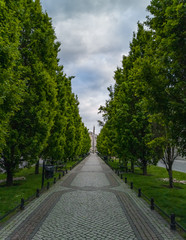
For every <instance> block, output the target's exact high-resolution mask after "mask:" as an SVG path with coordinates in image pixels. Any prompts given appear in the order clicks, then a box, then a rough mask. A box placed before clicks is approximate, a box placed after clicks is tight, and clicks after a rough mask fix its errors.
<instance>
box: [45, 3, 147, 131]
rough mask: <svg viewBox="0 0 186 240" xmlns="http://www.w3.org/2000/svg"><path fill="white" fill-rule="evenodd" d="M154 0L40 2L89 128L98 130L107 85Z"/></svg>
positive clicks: (82, 115) (106, 96)
mask: <svg viewBox="0 0 186 240" xmlns="http://www.w3.org/2000/svg"><path fill="white" fill-rule="evenodd" d="M149 3H150V0H41V4H42V6H43V10H44V11H47V12H48V14H49V16H50V17H51V18H52V22H53V26H54V28H55V32H56V36H57V39H58V41H60V42H61V52H60V53H59V58H60V61H61V62H60V63H61V64H62V65H63V66H64V72H65V73H66V74H67V75H68V76H75V78H74V79H73V80H72V91H73V92H74V93H75V94H77V95H78V99H79V101H80V106H79V108H80V115H81V117H82V120H83V122H84V123H85V125H86V126H87V128H88V129H89V130H92V129H93V125H95V127H96V133H99V130H100V128H99V126H98V123H97V120H98V119H101V115H100V114H97V113H98V108H99V106H100V105H104V104H105V100H106V99H108V91H107V87H109V86H110V85H111V84H112V85H113V84H114V80H113V75H114V71H115V70H116V68H117V66H119V67H120V66H121V60H122V56H123V55H127V54H128V51H129V42H130V41H131V40H132V35H133V32H134V31H136V30H137V22H138V21H140V22H143V21H144V20H145V17H146V16H147V15H148V12H147V11H146V7H147V6H148V5H149Z"/></svg>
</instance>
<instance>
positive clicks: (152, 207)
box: [150, 198, 154, 210]
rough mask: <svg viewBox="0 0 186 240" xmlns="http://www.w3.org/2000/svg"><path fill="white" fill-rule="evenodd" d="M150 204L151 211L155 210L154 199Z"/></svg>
mask: <svg viewBox="0 0 186 240" xmlns="http://www.w3.org/2000/svg"><path fill="white" fill-rule="evenodd" d="M150 203H151V204H150V209H151V210H154V198H151V200H150Z"/></svg>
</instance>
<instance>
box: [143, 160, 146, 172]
mask: <svg viewBox="0 0 186 240" xmlns="http://www.w3.org/2000/svg"><path fill="white" fill-rule="evenodd" d="M143 175H147V163H146V162H144V163H143Z"/></svg>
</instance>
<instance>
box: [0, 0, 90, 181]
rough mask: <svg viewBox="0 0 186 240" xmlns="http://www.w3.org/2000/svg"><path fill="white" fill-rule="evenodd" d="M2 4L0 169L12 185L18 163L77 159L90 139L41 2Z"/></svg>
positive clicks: (0, 41)
mask: <svg viewBox="0 0 186 240" xmlns="http://www.w3.org/2000/svg"><path fill="white" fill-rule="evenodd" d="M0 4H1V9H0V20H1V21H0V27H1V28H0V80H1V83H2V84H1V85H0V154H1V157H0V167H1V168H3V169H4V170H5V171H6V173H7V184H8V185H12V183H13V175H14V174H15V172H16V171H17V170H18V168H19V164H20V163H21V162H22V161H26V162H27V164H28V166H29V165H32V164H33V163H36V162H37V161H38V158H39V157H43V158H46V159H49V160H51V161H53V162H54V161H61V160H62V161H63V160H64V159H65V160H67V159H69V158H73V157H77V156H79V155H81V154H82V153H87V152H88V151H89V147H90V138H89V136H88V131H86V130H85V129H86V128H85V127H84V125H83V123H82V120H81V117H80V115H79V109H78V104H79V103H78V100H77V97H75V96H74V94H73V93H72V89H71V77H69V78H68V77H66V75H65V74H64V73H63V67H60V66H59V64H58V63H59V59H58V58H57V55H58V52H59V50H60V49H59V47H60V43H59V42H57V41H56V36H55V32H54V29H53V27H52V22H51V19H50V18H49V17H48V14H47V13H43V12H42V8H41V4H40V1H34V0H30V1H27V0H19V1H4V0H1V1H0ZM85 139H86V140H87V144H86V147H83V146H82V144H83V142H84V141H85Z"/></svg>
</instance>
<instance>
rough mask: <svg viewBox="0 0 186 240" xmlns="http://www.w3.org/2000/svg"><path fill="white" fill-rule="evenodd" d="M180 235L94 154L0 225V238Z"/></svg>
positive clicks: (156, 239)
mask: <svg viewBox="0 0 186 240" xmlns="http://www.w3.org/2000/svg"><path fill="white" fill-rule="evenodd" d="M4 239H6V240H8V239H11V240H29V239H33V240H62V239H64V240H80V239H91V240H94V239H96V240H99V239H106V240H107V239H113V240H117V239H118V240H119V239H122V240H123V239H128V240H133V239H134V240H176V239H178V240H179V239H180V240H181V239H182V238H181V237H180V236H179V235H178V234H177V233H176V232H175V231H171V230H170V227H169V225H168V224H167V223H166V222H165V221H164V220H163V219H162V218H161V216H160V215H159V214H157V213H156V212H155V211H152V210H150V208H149V206H148V205H147V204H146V203H145V202H144V201H143V199H141V198H138V197H137V196H136V194H135V193H134V192H133V191H132V190H130V189H129V188H128V186H127V185H126V184H125V183H124V182H123V181H122V180H121V179H119V177H117V176H116V175H115V174H114V173H113V171H112V170H111V169H110V168H109V167H108V166H106V165H105V163H104V162H103V161H102V160H101V159H100V158H99V157H98V156H97V155H96V154H91V155H90V156H88V157H87V158H86V159H85V160H84V161H82V162H81V163H80V164H79V165H78V166H76V167H75V168H74V169H73V170H72V171H71V172H69V173H68V174H67V175H66V176H65V177H64V178H63V179H62V181H59V182H57V183H56V185H55V186H53V187H52V188H51V189H50V190H49V191H47V192H46V193H44V194H43V195H42V196H41V197H39V198H37V199H35V200H34V201H33V202H32V203H30V204H29V205H28V206H27V207H26V209H25V210H24V211H23V212H20V213H19V214H18V215H16V216H15V217H14V218H13V219H12V220H11V221H10V222H9V223H7V224H6V225H5V226H4V227H3V228H2V229H0V240H4Z"/></svg>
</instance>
